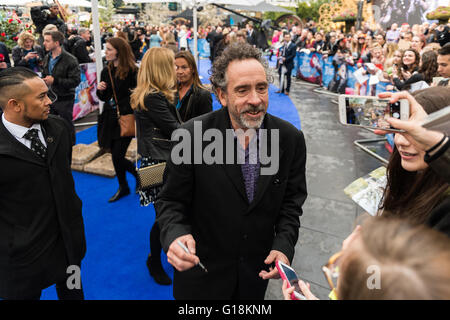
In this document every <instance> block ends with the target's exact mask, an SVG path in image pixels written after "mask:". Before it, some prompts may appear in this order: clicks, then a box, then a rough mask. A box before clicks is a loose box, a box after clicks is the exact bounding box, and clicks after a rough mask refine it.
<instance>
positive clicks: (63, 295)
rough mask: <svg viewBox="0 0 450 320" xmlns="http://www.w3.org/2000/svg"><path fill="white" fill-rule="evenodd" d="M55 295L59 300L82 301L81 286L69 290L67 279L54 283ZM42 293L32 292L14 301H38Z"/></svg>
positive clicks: (82, 292)
mask: <svg viewBox="0 0 450 320" xmlns="http://www.w3.org/2000/svg"><path fill="white" fill-rule="evenodd" d="M56 294H57V295H58V299H59V300H84V291H83V284H81V288H80V289H76V288H75V289H69V288H68V287H67V279H65V280H63V281H60V282H57V283H56ZM41 295H42V291H39V292H33V293H31V292H30V294H29V295H27V296H24V297H21V298H17V299H14V300H40V299H41Z"/></svg>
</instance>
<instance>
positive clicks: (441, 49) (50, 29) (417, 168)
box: [0, 8, 450, 299]
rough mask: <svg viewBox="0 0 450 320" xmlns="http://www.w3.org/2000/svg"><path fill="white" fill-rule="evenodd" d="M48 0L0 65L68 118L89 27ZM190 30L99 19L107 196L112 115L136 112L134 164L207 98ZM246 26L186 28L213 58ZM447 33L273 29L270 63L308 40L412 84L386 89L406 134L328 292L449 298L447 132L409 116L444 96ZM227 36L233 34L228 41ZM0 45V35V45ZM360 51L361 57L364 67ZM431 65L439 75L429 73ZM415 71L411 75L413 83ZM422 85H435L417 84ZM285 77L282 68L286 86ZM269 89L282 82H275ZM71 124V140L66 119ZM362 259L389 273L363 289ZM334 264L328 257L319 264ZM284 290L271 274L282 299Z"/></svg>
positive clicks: (148, 157) (253, 34)
mask: <svg viewBox="0 0 450 320" xmlns="http://www.w3.org/2000/svg"><path fill="white" fill-rule="evenodd" d="M50 9H51V10H50V14H48V15H46V16H39V15H36V14H34V15H33V16H34V17H35V23H36V26H37V29H36V32H37V34H36V35H32V34H30V33H28V32H23V33H21V34H20V35H19V37H18V44H17V46H16V47H15V48H14V49H13V50H12V60H13V63H11V62H10V60H9V54H8V52H3V53H2V54H3V56H4V61H2V62H1V63H0V68H2V69H6V68H9V67H12V66H22V67H25V68H28V69H31V70H32V71H34V72H36V73H38V74H40V75H41V76H42V78H43V80H44V82H45V83H46V84H47V86H48V87H49V88H51V91H52V93H53V94H55V95H56V99H55V100H54V101H53V103H52V107H51V110H52V112H54V113H55V114H57V115H60V116H61V117H62V118H64V119H66V120H67V121H68V122H70V123H72V121H71V110H72V108H73V102H74V89H75V88H76V86H77V85H78V84H79V82H80V75H79V74H80V70H79V64H82V63H88V62H93V61H95V58H94V55H93V54H92V53H93V48H92V43H91V32H90V31H89V30H88V29H86V28H80V29H78V30H75V29H72V28H67V27H65V26H64V25H62V24H61V21H60V19H59V18H57V17H56V13H55V12H53V10H54V8H50ZM41 10H46V8H41ZM52 22H53V23H52ZM193 32H194V30H193V29H192V28H188V27H186V26H185V25H170V26H159V27H154V26H145V27H139V26H135V25H121V24H117V25H112V26H110V27H109V28H104V29H103V30H102V33H101V36H102V39H101V43H102V48H104V50H105V60H106V64H105V67H104V69H103V71H102V72H101V74H100V80H101V81H100V83H99V85H98V90H97V95H98V97H99V99H100V100H102V101H104V103H105V107H104V112H103V114H102V115H101V116H100V117H99V130H101V132H100V131H99V144H100V146H102V147H104V148H106V149H110V150H111V152H112V159H113V164H114V168H115V170H116V172H117V178H118V183H119V188H118V191H117V192H116V194H114V195H113V196H112V197H111V198H110V199H109V201H110V202H115V201H118V200H119V199H120V198H122V197H123V196H125V195H127V194H129V193H130V190H129V186H128V183H127V181H126V177H125V174H126V172H130V173H132V174H133V175H134V176H135V177H136V178H137V174H136V171H135V167H134V164H133V163H131V162H130V161H128V160H126V158H125V153H126V150H127V148H128V146H129V144H130V141H131V137H130V136H126V137H124V136H122V135H121V132H120V127H119V125H118V121H117V119H118V118H119V117H120V116H121V115H127V114H134V115H135V116H136V121H137V132H138V135H140V136H141V141H139V152H140V153H141V155H142V156H143V159H142V162H141V167H146V166H149V165H153V164H156V163H160V162H165V161H167V158H168V148H167V147H162V146H161V145H159V146H158V145H157V144H155V143H154V141H153V140H154V139H155V138H156V139H159V140H161V141H168V140H170V136H171V133H172V132H173V131H174V130H175V129H177V128H179V127H180V126H181V124H182V123H183V122H185V121H187V120H189V119H191V118H194V117H196V116H200V115H202V114H206V113H208V112H209V111H211V110H212V99H211V95H210V92H208V90H207V89H205V88H204V87H203V86H202V84H201V82H200V80H199V76H198V72H197V66H196V65H195V59H194V57H193V56H192V55H191V54H190V53H189V49H190V48H189V45H188V39H192V38H193ZM258 32H259V31H257V30H256V29H254V26H253V24H252V23H248V24H247V25H246V26H245V27H244V28H239V27H227V26H208V27H206V28H200V29H199V31H198V36H199V38H204V39H206V40H207V41H208V42H209V45H210V50H211V51H210V52H211V56H210V59H211V61H212V62H214V61H217V59H219V58H220V57H221V56H222V53H224V52H225V50H227V48H234V49H233V50H237V49H236V48H237V46H238V45H240V44H244V43H248V44H249V45H250V46H248V48H250V49H251V50H254V48H255V47H256V48H259V49H262V50H264V49H265V46H264V45H261V43H260V41H259V39H260V38H259V37H258ZM449 42H450V33H449V26H448V25H439V26H438V25H436V24H434V23H433V24H431V25H430V24H428V23H424V24H422V25H413V26H409V25H408V24H406V23H405V24H402V25H401V26H400V27H399V26H398V25H397V24H393V25H392V26H391V28H390V29H389V30H387V31H386V30H383V29H381V28H378V29H376V30H372V29H370V27H369V26H368V25H367V24H366V25H364V27H363V29H362V30H355V29H354V28H353V29H352V30H351V32H349V33H345V32H343V31H342V30H332V31H330V32H324V31H322V30H319V29H318V28H317V27H316V25H315V23H314V22H313V21H310V22H309V23H308V24H306V25H305V26H304V27H300V26H296V25H292V26H290V27H287V26H284V27H283V28H282V30H278V31H274V33H273V37H272V40H271V49H270V50H271V51H272V53H271V55H270V57H269V59H272V57H273V55H276V56H277V58H278V59H277V61H278V68H279V70H282V69H281V68H282V67H285V68H287V70H292V68H293V64H292V59H293V57H294V56H295V54H296V52H317V53H320V54H322V55H323V56H324V57H329V56H330V57H331V56H332V57H333V61H334V62H335V64H336V65H337V64H339V63H342V62H345V63H348V64H350V65H356V66H357V67H358V68H364V69H365V72H366V73H370V74H372V75H376V76H377V77H379V79H380V81H386V82H389V83H392V86H391V88H390V89H392V90H398V91H404V90H409V91H410V92H413V95H410V94H408V93H405V92H401V93H397V94H396V95H389V96H388V97H389V98H391V99H393V100H398V99H400V98H406V99H408V100H409V102H410V105H411V121H410V122H408V121H405V122H399V123H396V125H397V126H399V127H402V126H404V127H403V129H404V130H405V131H406V132H407V134H400V133H399V134H397V135H396V138H395V145H396V148H395V149H394V152H393V154H392V157H391V159H390V161H389V165H388V168H387V176H388V184H387V187H386V190H385V192H384V196H383V201H382V203H381V206H380V215H382V218H376V219H373V221H371V222H368V223H366V224H364V225H363V226H362V228H361V227H359V228H357V229H356V230H355V231H354V232H353V234H352V235H350V237H349V238H348V239H347V241H346V242H344V246H343V250H342V252H341V253H340V254H339V257H340V258H339V261H340V274H341V277H340V278H339V281H338V283H337V284H336V287H335V288H332V289H334V290H335V297H338V298H340V299H395V298H399V299H429V298H437V299H449V298H450V290H449V288H450V287H449V283H450V279H449V273H448V268H449V265H450V256H449V254H450V249H449V242H448V236H449V235H450V219H449V217H450V215H449V205H450V202H449V200H450V197H449V190H450V189H449V182H450V181H449V176H448V172H449V170H448V169H449V165H448V163H449V156H448V154H449V153H448V150H449V138H448V137H447V136H446V135H445V134H444V133H436V132H434V133H433V132H430V131H427V130H425V129H423V128H422V129H423V130H425V131H421V130H422V129H419V127H420V125H418V121H419V120H423V119H424V117H425V116H426V115H427V114H428V113H432V112H435V111H437V110H440V109H443V108H444V107H446V106H447V105H448V104H449V101H450V91H449V90H450V88H448V85H449V78H450V45H449V44H448V43H449ZM39 43H40V44H39ZM235 43H236V44H238V45H234V46H233V44H235ZM246 46H247V45H246ZM2 48H3V47H2V46H1V45H0V50H3V49H2ZM154 48H162V49H154ZM163 48H165V49H163ZM167 49H168V50H167ZM250 49H249V50H250ZM219 60H220V59H219ZM367 63H371V64H373V65H374V66H375V69H372V68H370V67H368V66H367ZM138 65H139V67H138ZM173 66H175V68H173ZM437 77H440V78H439V79H438V81H435V80H436V79H435V78H437ZM175 78H176V79H177V81H175ZM280 78H281V74H280ZM433 81H435V83H434V84H433ZM420 82H422V84H421V85H420V86H419V85H417V84H418V83H420ZM429 86H442V87H447V88H431V89H425V90H424V88H426V87H429ZM289 88H290V77H289V79H288V84H287V87H286V93H287V94H288V93H289ZM0 89H1V88H0ZM263 89H264V90H265V88H263ZM281 89H282V90H281V92H283V89H284V88H281ZM359 89H360V86H357V88H356V89H355V90H356V93H357V94H359V93H360V92H359ZM419 89H422V90H419ZM441 89H442V90H443V91H440V90H441ZM173 106H176V109H175V108H172V107H173ZM100 120H101V123H100ZM389 121H390V120H389ZM393 121H396V120H395V119H394V120H393ZM411 123H412V124H413V125H411ZM101 125H102V128H100V126H101ZM155 128H157V129H158V130H155ZM71 131H72V132H71V133H72V139H73V141H72V143H73V144H74V143H75V140H74V129H73V126H72V127H71ZM161 143H162V142H161ZM405 186H408V188H405ZM138 191H139V190H138V187H137V188H136V192H138ZM159 191H160V188H154V189H151V190H145V191H142V190H140V191H139V193H140V199H141V204H142V205H148V204H150V203H153V202H154V201H155V200H156V198H157V194H158V193H159ZM400 218H402V219H403V220H399V219H400ZM389 219H390V220H389ZM405 220H407V222H405ZM431 229H434V230H431ZM159 239H160V230H159V229H158V226H157V225H156V224H155V225H154V226H153V228H152V230H151V233H150V247H151V253H152V254H153V255H149V256H148V259H147V266H148V268H149V272H150V274H151V275H152V277H154V278H155V280H156V281H157V282H158V283H160V284H170V283H171V279H170V278H169V277H168V276H167V275H166V274H165V272H164V270H163V269H162V266H161V261H160V260H159V258H158V257H159V253H160V251H161V250H162V248H161V244H160V243H159ZM337 261H338V259H337V258H336V259H334V260H333V261H331V262H330V264H329V265H328V267H327V268H328V269H327V270H330V268H335V267H336V264H337ZM373 264H376V265H378V266H379V267H380V268H381V269H382V270H383V281H389V285H384V286H383V288H382V290H379V291H370V290H368V289H367V287H366V282H365V281H364V279H365V278H367V272H366V269H367V267H368V266H370V265H373ZM336 272H337V271H336V270H334V269H333V270H332V272H331V273H330V274H331V275H335V274H336ZM329 276H330V275H329ZM330 277H331V276H330ZM330 282H331V280H330ZM299 285H300V288H301V289H302V293H303V294H304V295H305V296H306V297H307V298H308V299H315V296H314V295H313V294H312V293H311V291H310V287H309V286H307V285H306V284H305V283H303V282H300V283H299ZM292 290H293V289H292V288H291V289H288V288H287V285H286V284H284V285H283V293H284V294H285V297H286V298H287V299H288V298H289V297H290V293H291V292H292Z"/></svg>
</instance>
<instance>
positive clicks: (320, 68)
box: [292, 52, 391, 95]
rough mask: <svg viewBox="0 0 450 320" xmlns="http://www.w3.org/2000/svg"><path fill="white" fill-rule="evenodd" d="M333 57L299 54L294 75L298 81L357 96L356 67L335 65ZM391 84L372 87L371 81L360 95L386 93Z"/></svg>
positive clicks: (383, 83) (365, 84)
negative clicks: (324, 57)
mask: <svg viewBox="0 0 450 320" xmlns="http://www.w3.org/2000/svg"><path fill="white" fill-rule="evenodd" d="M333 58H334V57H333V56H331V57H327V58H326V59H325V60H324V59H323V56H322V55H321V54H320V53H311V52H310V53H306V52H297V57H296V59H295V63H294V66H295V67H294V70H293V71H292V75H293V76H296V77H297V78H298V79H301V80H304V81H308V82H311V83H314V84H318V85H322V86H323V87H325V88H327V89H328V90H329V91H331V92H335V93H341V94H343V93H345V94H357V93H356V92H355V90H354V89H355V87H356V84H357V83H358V82H357V80H356V77H355V75H354V73H355V71H356V70H357V67H356V66H353V65H351V64H348V63H346V62H343V63H339V64H338V63H336V62H335V64H334V65H333ZM388 85H391V83H389V82H378V81H377V83H376V84H372V85H370V83H369V81H366V82H364V83H362V84H361V89H360V92H359V94H360V95H377V94H379V93H381V92H386V91H388V90H387V88H386V87H387V86H388Z"/></svg>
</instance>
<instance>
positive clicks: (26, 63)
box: [12, 31, 45, 72]
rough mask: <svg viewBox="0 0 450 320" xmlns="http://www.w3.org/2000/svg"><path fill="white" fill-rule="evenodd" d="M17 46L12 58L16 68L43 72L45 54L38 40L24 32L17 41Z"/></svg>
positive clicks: (13, 50)
mask: <svg viewBox="0 0 450 320" xmlns="http://www.w3.org/2000/svg"><path fill="white" fill-rule="evenodd" d="M17 44H18V45H17V46H15V47H14V48H13V49H12V58H13V61H14V66H15V67H19V66H20V67H26V68H28V69H31V70H33V71H34V72H41V71H42V61H43V59H44V56H45V53H44V49H42V47H41V46H39V45H37V44H36V39H35V38H34V36H33V35H32V34H31V33H29V32H25V31H24V32H22V33H21V34H20V35H19V39H18V40H17Z"/></svg>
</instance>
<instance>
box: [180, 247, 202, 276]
mask: <svg viewBox="0 0 450 320" xmlns="http://www.w3.org/2000/svg"><path fill="white" fill-rule="evenodd" d="M177 243H178V245H179V246H180V247H181V248H182V249H183V250H184V252H186V253H187V254H192V253H190V252H189V249H188V248H186V246H185V245H184V244H183V242H181V241H180V240H177ZM198 265H199V266H200V267H201V268H202V269H203V271H205V272H208V270H207V269H206V268H205V266H204V265H203V264H202V263H201V262H200V259H199V260H198Z"/></svg>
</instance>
